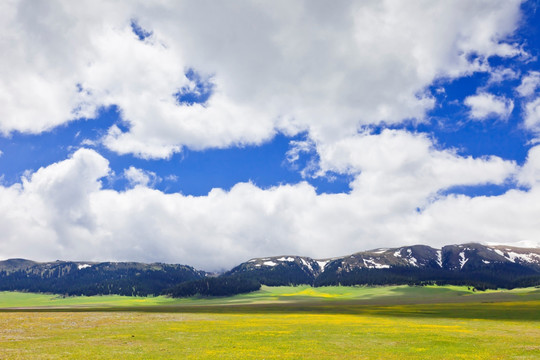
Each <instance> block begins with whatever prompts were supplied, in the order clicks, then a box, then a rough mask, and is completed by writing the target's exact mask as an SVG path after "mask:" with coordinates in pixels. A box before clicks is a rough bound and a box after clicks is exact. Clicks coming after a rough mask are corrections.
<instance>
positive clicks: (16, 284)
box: [0, 259, 205, 296]
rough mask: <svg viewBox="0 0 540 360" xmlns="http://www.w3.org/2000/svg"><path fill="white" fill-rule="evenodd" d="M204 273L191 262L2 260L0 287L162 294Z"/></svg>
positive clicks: (87, 293)
mask: <svg viewBox="0 0 540 360" xmlns="http://www.w3.org/2000/svg"><path fill="white" fill-rule="evenodd" d="M204 276H205V274H204V272H202V271H197V270H195V269H193V268H192V267H190V266H185V265H169V264H161V263H155V264H143V263H135V262H104V263H93V262H72V261H56V262H46V263H38V262H34V261H29V260H23V259H9V260H5V261H0V290H18V291H29V292H51V293H56V294H67V295H101V294H119V295H137V296H146V295H151V294H152V295H159V294H160V293H161V292H162V291H163V290H164V289H167V288H170V287H171V286H174V285H176V284H178V283H181V282H184V281H191V280H197V279H201V278H203V277H204Z"/></svg>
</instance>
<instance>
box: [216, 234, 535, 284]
mask: <svg viewBox="0 0 540 360" xmlns="http://www.w3.org/2000/svg"><path fill="white" fill-rule="evenodd" d="M226 275H228V276H231V275H237V276H243V277H246V278H255V279H257V280H259V281H260V282H261V283H262V284H265V285H288V284H312V285H315V286H324V285H339V284H342V285H356V284H373V285H383V284H410V283H427V282H437V283H441V284H445V283H455V284H470V285H474V286H477V287H479V288H486V287H516V286H525V285H536V284H540V249H524V248H517V247H509V246H486V245H481V244H476V243H470V244H463V245H449V246H444V247H443V248H442V249H435V248H432V247H429V246H425V245H414V246H405V247H399V248H385V249H374V250H370V251H363V252H358V253H355V254H352V255H348V256H343V257H338V258H333V259H312V258H309V257H300V256H276V257H268V258H258V259H251V260H249V261H247V262H245V263H242V264H240V265H238V266H237V267H235V268H234V269H232V270H231V271H229V272H228V273H227V274H226Z"/></svg>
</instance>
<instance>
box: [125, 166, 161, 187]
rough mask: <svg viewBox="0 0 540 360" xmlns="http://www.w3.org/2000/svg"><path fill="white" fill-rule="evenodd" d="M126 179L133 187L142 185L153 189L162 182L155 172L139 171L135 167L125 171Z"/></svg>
mask: <svg viewBox="0 0 540 360" xmlns="http://www.w3.org/2000/svg"><path fill="white" fill-rule="evenodd" d="M124 177H125V178H126V179H127V181H128V182H129V184H130V185H131V186H138V185H142V186H147V187H152V186H154V185H155V184H156V183H157V182H159V181H160V180H161V179H160V178H159V176H157V175H156V173H155V172H153V171H146V170H143V169H138V168H136V167H134V166H130V167H129V168H127V169H125V170H124Z"/></svg>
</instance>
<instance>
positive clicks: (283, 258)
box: [277, 256, 294, 262]
mask: <svg viewBox="0 0 540 360" xmlns="http://www.w3.org/2000/svg"><path fill="white" fill-rule="evenodd" d="M277 261H289V262H292V261H294V258H293V257H290V256H289V257H285V256H283V257H280V258H279V259H277Z"/></svg>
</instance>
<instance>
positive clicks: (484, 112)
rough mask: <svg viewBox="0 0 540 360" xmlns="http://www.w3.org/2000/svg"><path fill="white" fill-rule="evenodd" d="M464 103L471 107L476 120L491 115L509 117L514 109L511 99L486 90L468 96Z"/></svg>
mask: <svg viewBox="0 0 540 360" xmlns="http://www.w3.org/2000/svg"><path fill="white" fill-rule="evenodd" d="M464 103H465V105H467V106H468V107H469V108H470V113H469V114H470V117H471V118H473V119H475V120H485V119H487V118H489V117H497V118H501V119H507V118H508V117H509V116H510V114H511V113H512V110H514V102H513V101H512V100H511V99H507V98H505V97H504V96H495V95H493V94H490V93H486V92H481V93H479V94H477V95H471V96H468V97H466V98H465V101H464Z"/></svg>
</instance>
